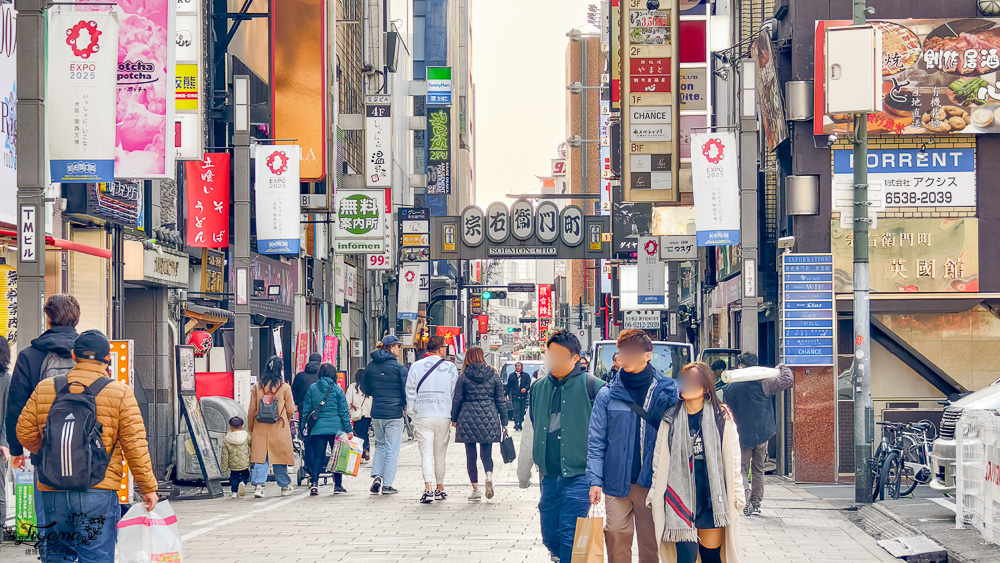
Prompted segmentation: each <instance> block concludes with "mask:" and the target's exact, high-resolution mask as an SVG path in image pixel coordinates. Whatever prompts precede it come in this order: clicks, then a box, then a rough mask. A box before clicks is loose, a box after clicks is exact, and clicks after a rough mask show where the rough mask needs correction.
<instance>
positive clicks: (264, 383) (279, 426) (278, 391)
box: [247, 356, 295, 498]
mask: <svg viewBox="0 0 1000 563" xmlns="http://www.w3.org/2000/svg"><path fill="white" fill-rule="evenodd" d="M283 371H284V361H283V360H282V359H281V358H279V357H278V356H272V357H271V359H269V360H268V361H267V366H266V367H265V368H264V372H263V373H262V374H261V375H260V379H259V380H258V382H257V385H254V386H253V389H252V390H251V392H250V411H249V412H248V413H247V418H248V419H249V420H248V421H247V422H248V428H249V430H250V463H251V464H253V471H252V473H251V475H250V482H251V483H252V484H253V485H254V493H253V496H254V497H256V498H261V497H263V496H264V485H265V484H266V483H267V467H268V465H271V466H273V467H274V480H275V481H276V482H277V483H278V486H279V487H281V496H287V495H289V494H291V492H292V479H291V477H289V476H288V466H289V465H293V464H294V463H295V456H294V454H293V453H292V433H291V428H290V426H289V421H290V420H292V418H293V417H294V416H295V401H294V400H293V398H292V386H291V385H289V384H287V383H285V380H284V378H282V372H283Z"/></svg>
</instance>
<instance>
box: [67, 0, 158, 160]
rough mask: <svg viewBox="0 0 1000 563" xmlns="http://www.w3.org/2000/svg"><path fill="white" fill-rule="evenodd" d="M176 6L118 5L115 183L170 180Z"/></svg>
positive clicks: (141, 0)
mask: <svg viewBox="0 0 1000 563" xmlns="http://www.w3.org/2000/svg"><path fill="white" fill-rule="evenodd" d="M83 1H85V2H87V1H96V0H83ZM176 7H177V0H118V10H117V12H118V22H119V31H118V103H117V105H116V108H115V122H116V139H115V177H116V178H142V179H153V178H173V177H174V176H175V173H174V172H175V171H174V146H173V145H174V141H173V136H172V135H173V129H174V94H175V85H174V80H175V79H174V48H173V45H174V34H175V31H174V26H175V24H174V21H175V16H174V14H175V10H176ZM168 125H169V128H168ZM168 146H169V150H168Z"/></svg>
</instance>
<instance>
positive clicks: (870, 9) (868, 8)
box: [865, 6, 875, 16]
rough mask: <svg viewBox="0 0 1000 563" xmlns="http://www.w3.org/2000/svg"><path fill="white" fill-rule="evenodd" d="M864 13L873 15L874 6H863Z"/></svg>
mask: <svg viewBox="0 0 1000 563" xmlns="http://www.w3.org/2000/svg"><path fill="white" fill-rule="evenodd" d="M865 13H867V14H868V15H869V16H874V15H875V8H873V7H871V6H868V7H867V8H865Z"/></svg>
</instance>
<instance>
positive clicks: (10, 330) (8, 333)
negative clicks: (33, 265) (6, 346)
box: [0, 264, 17, 345]
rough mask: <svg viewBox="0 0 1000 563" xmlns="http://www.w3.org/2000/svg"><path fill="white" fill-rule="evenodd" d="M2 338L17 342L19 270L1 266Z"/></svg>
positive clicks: (0, 315)
mask: <svg viewBox="0 0 1000 563" xmlns="http://www.w3.org/2000/svg"><path fill="white" fill-rule="evenodd" d="M0 338H6V339H7V342H8V343H10V344H11V345H13V344H14V341H15V340H17V268H14V267H13V266H10V265H8V264H0Z"/></svg>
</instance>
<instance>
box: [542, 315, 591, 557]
mask: <svg viewBox="0 0 1000 563" xmlns="http://www.w3.org/2000/svg"><path fill="white" fill-rule="evenodd" d="M579 362H580V341H579V340H578V339H577V338H576V336H574V335H573V333H571V332H569V331H566V330H557V331H554V332H552V333H551V334H550V335H549V339H548V342H547V343H546V350H545V365H546V366H548V368H549V374H548V375H547V376H545V377H542V378H539V379H538V381H536V382H535V384H534V385H533V386H532V387H531V393H530V396H531V402H530V419H531V424H532V426H533V427H534V437H533V441H532V448H531V455H532V457H533V458H534V461H535V464H536V465H538V474H539V475H540V476H541V483H540V488H541V493H542V494H541V500H540V501H539V503H538V512H539V515H540V516H541V528H542V543H543V544H545V547H547V548H548V550H549V552H550V553H552V555H553V556H554V557H558V558H559V561H561V562H562V563H569V562H570V561H571V560H572V558H573V537H574V533H575V531H576V519H577V518H585V517H586V516H587V512H588V511H589V510H590V499H589V498H588V494H587V493H588V491H589V489H590V485H589V483H588V481H587V476H586V475H585V474H584V473H586V470H587V431H588V428H589V427H590V411H591V409H592V408H593V400H594V399H593V393H592V392H596V391H597V389H598V388H600V387H601V386H603V385H604V382H602V381H598V380H597V378H595V377H594V376H592V375H589V374H588V373H587V372H586V371H585V370H584V368H583V365H581V364H580V363H579Z"/></svg>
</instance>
